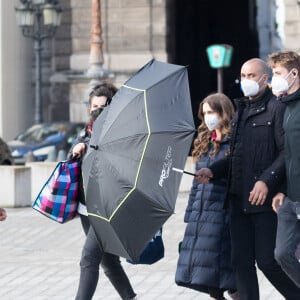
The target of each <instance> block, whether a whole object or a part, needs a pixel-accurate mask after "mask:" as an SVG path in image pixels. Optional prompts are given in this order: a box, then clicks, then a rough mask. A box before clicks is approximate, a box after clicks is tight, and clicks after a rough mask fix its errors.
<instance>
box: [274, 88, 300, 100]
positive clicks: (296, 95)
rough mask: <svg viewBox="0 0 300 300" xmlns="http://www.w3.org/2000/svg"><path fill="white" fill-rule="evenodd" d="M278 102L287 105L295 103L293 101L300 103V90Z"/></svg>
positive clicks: (281, 98)
mask: <svg viewBox="0 0 300 300" xmlns="http://www.w3.org/2000/svg"><path fill="white" fill-rule="evenodd" d="M278 100H280V101H281V102H282V103H286V104H289V103H290V102H293V101H299V100H300V88H299V89H298V90H297V91H296V92H294V93H293V94H290V95H287V96H282V97H280V98H279V99H278Z"/></svg>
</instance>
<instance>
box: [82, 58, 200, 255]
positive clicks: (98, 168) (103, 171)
mask: <svg viewBox="0 0 300 300" xmlns="http://www.w3.org/2000/svg"><path fill="white" fill-rule="evenodd" d="M194 132H195V128H194V122H193V115H192V110H191V103H190V93H189V84H188V74H187V69H186V67H183V66H178V65H173V64H167V63H163V62H158V61H156V60H152V61H150V62H149V63H148V64H146V65H145V66H144V67H143V68H142V69H141V70H139V71H138V72H137V73H136V74H135V75H133V76H132V77H131V78H130V79H129V80H128V81H127V82H126V83H125V84H124V85H123V86H122V87H121V88H120V89H119V91H118V92H117V94H116V95H115V96H114V97H113V101H112V103H111V105H110V106H109V107H108V108H107V109H106V110H105V111H104V112H103V113H102V114H101V115H100V117H99V118H98V119H97V120H96V122H95V124H94V128H93V133H92V137H91V141H90V147H89V150H88V152H87V154H86V156H85V159H84V160H83V166H82V168H83V178H84V186H85V195H86V202H87V210H88V216H89V220H90V222H91V224H92V226H93V228H94V229H95V232H96V235H97V238H98V239H99V242H100V243H101V245H102V247H103V249H104V251H105V252H110V253H113V254H116V255H119V256H122V257H126V258H129V259H132V260H135V259H137V258H138V257H139V255H140V253H141V252H142V251H143V249H144V248H145V245H146V244H147V242H148V241H149V240H150V239H151V238H152V237H153V236H154V234H155V233H156V232H157V231H158V230H159V228H160V227H161V226H162V224H163V223H164V222H165V221H166V220H167V219H168V218H169V217H170V216H171V215H172V214H173V212H174V207H175V201H176V198H177V194H178V190H179V184H180V180H181V176H182V174H180V173H178V172H173V171H172V167H178V168H181V169H183V168H184V165H185V162H186V158H187V155H188V152H189V149H190V146H191V142H192V140H193V135H194Z"/></svg>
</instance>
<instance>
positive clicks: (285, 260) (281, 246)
mask: <svg viewBox="0 0 300 300" xmlns="http://www.w3.org/2000/svg"><path fill="white" fill-rule="evenodd" d="M297 205H298V206H299V207H300V203H296V202H292V201H291V200H290V199H289V198H287V197H286V198H285V199H284V202H283V204H282V206H281V207H280V209H279V211H278V226H277V238H276V248H275V258H276V260H277V261H278V263H279V264H280V266H281V267H282V269H283V270H284V271H285V272H286V274H287V275H288V276H289V277H290V278H291V279H292V280H293V281H294V282H295V284H297V286H298V287H300V262H299V261H298V260H297V258H296V256H295V252H296V248H297V245H298V244H299V243H300V220H298V219H297V214H296V206H297ZM299 299H300V297H299Z"/></svg>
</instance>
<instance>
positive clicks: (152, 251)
mask: <svg viewBox="0 0 300 300" xmlns="http://www.w3.org/2000/svg"><path fill="white" fill-rule="evenodd" d="M164 256H165V247H164V243H163V239H162V228H161V229H160V230H159V231H158V232H157V233H156V234H155V235H154V237H153V238H152V239H151V241H149V242H148V244H147V246H146V248H145V249H144V250H143V252H142V254H141V255H140V257H139V259H138V260H136V261H132V260H129V259H127V260H126V261H127V262H129V263H131V264H145V265H152V264H154V263H155V262H157V261H159V260H160V259H162V258H163V257H164Z"/></svg>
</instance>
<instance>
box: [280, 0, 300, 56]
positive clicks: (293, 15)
mask: <svg viewBox="0 0 300 300" xmlns="http://www.w3.org/2000/svg"><path fill="white" fill-rule="evenodd" d="M284 3H285V41H284V46H285V48H286V49H289V50H295V51H298V52H300V43H299V36H300V1H299V0H285V1H284Z"/></svg>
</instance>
